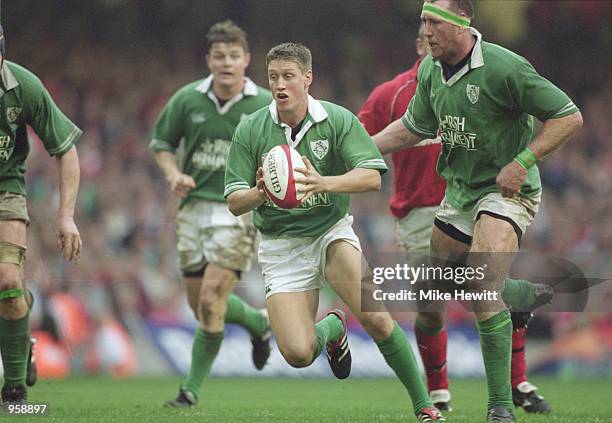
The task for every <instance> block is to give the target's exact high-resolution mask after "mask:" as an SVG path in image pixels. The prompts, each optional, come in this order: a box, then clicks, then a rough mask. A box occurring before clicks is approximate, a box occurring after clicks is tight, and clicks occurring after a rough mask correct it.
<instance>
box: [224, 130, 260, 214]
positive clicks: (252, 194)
mask: <svg viewBox="0 0 612 423" xmlns="http://www.w3.org/2000/svg"><path fill="white" fill-rule="evenodd" d="M243 140H244V141H243ZM252 140H253V137H252V136H251V135H250V131H249V129H248V128H245V125H244V123H240V124H239V125H238V127H237V128H236V130H235V131H234V136H233V138H232V144H231V145H230V150H229V153H228V156H227V166H226V167H225V191H224V192H223V195H224V196H225V199H226V201H227V208H228V209H229V211H230V213H232V214H233V215H234V216H240V215H243V214H245V213H248V212H250V211H251V210H253V209H256V208H257V207H259V206H261V205H262V204H263V203H264V202H265V201H266V200H267V197H266V194H265V193H264V189H263V183H264V182H263V169H262V168H261V167H259V166H258V164H257V160H256V157H257V154H256V153H255V152H253V151H252V149H251V147H252V145H253V142H252ZM255 169H257V171H255Z"/></svg>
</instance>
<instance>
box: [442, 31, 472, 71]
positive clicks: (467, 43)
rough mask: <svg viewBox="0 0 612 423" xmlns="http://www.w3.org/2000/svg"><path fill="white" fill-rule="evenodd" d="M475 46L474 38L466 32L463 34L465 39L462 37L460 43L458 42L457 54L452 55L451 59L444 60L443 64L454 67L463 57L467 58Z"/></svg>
mask: <svg viewBox="0 0 612 423" xmlns="http://www.w3.org/2000/svg"><path fill="white" fill-rule="evenodd" d="M475 44H476V37H474V36H473V35H472V34H471V33H469V32H467V33H466V34H465V37H463V38H462V39H461V41H460V42H459V48H458V49H457V53H456V54H455V55H453V57H452V58H450V59H449V60H444V62H445V63H446V64H447V65H450V66H455V65H456V64H458V63H460V62H461V61H462V60H463V59H465V56H467V55H468V54H469V53H470V51H472V48H473V47H474V45H475Z"/></svg>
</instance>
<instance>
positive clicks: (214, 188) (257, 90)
mask: <svg viewBox="0 0 612 423" xmlns="http://www.w3.org/2000/svg"><path fill="white" fill-rule="evenodd" d="M212 82H213V78H212V75H210V76H208V77H207V78H206V79H203V80H199V81H195V82H192V83H190V84H188V85H186V86H184V87H183V88H181V89H179V90H178V91H177V92H176V94H174V96H172V98H171V99H170V100H169V101H168V103H167V104H166V106H165V107H164V109H163V110H162V112H161V113H160V115H159V117H158V118H157V122H156V123H155V127H154V128H153V137H152V138H153V140H152V141H151V143H150V145H149V147H150V148H151V149H152V150H153V151H156V152H157V151H169V152H171V153H175V152H176V150H177V149H178V147H179V145H180V143H181V140H183V143H184V145H183V150H182V154H181V156H180V159H179V168H180V169H181V171H182V172H183V173H185V174H187V175H190V176H191V177H192V178H193V179H194V181H195V183H196V187H195V188H194V189H192V190H191V191H190V192H189V194H188V195H187V197H185V198H183V199H181V202H180V207H183V206H184V205H185V204H187V202H188V201H190V200H191V199H194V198H197V199H201V200H210V201H219V202H225V198H224V197H223V188H224V178H225V166H226V162H227V154H228V151H229V147H230V143H231V140H232V135H233V133H234V130H235V129H236V126H237V125H238V123H240V121H241V120H243V119H245V118H246V117H247V116H249V115H250V114H251V113H253V112H254V111H256V110H258V109H261V108H262V107H265V106H267V105H268V104H269V103H270V101H271V99H272V95H271V94H270V92H269V91H268V90H266V89H264V88H262V87H259V86H257V85H255V83H253V81H251V80H250V79H249V78H245V85H244V90H243V92H242V93H240V94H238V95H236V96H235V97H234V98H232V99H230V100H229V101H227V102H226V103H225V104H224V105H223V106H221V105H220V104H219V101H218V100H217V98H216V97H215V95H214V93H213V92H212Z"/></svg>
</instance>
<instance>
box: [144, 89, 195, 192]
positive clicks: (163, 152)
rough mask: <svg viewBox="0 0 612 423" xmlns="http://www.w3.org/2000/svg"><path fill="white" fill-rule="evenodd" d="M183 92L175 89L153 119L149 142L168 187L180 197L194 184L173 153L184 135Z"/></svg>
mask: <svg viewBox="0 0 612 423" xmlns="http://www.w3.org/2000/svg"><path fill="white" fill-rule="evenodd" d="M184 93H185V91H184V89H181V90H179V91H177V92H176V94H174V95H173V96H172V98H170V100H169V101H168V103H167V104H166V105H165V106H164V108H163V109H162V111H161V112H160V114H159V116H158V117H157V120H156V121H155V125H154V127H153V137H152V140H151V142H150V143H149V148H150V149H151V151H153V154H154V156H155V161H156V162H157V165H158V166H159V168H160V169H161V171H162V172H163V173H164V176H165V177H166V181H168V184H170V189H171V190H172V192H173V193H174V194H176V195H177V196H179V197H181V198H183V197H185V196H187V194H188V193H189V191H191V190H192V189H193V188H195V186H196V184H195V181H194V180H193V178H192V177H191V176H190V175H186V174H184V173H183V172H181V171H180V169H179V167H178V164H177V160H176V153H175V152H176V150H177V148H178V147H179V144H180V140H181V138H183V136H184V135H185V134H184V131H183V129H184V126H185V125H184V122H185V115H186V114H187V112H186V111H185V110H184V103H185V101H184Z"/></svg>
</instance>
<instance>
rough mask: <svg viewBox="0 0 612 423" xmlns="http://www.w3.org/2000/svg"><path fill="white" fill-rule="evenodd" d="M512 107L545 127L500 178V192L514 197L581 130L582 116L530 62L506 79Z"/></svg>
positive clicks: (498, 180) (519, 67)
mask: <svg viewBox="0 0 612 423" xmlns="http://www.w3.org/2000/svg"><path fill="white" fill-rule="evenodd" d="M506 85H507V87H508V90H509V95H508V98H511V99H513V100H514V104H512V106H513V107H514V108H515V109H517V110H521V111H523V112H525V113H528V114H530V115H532V116H535V117H537V118H538V119H540V120H541V121H542V122H544V125H543V126H542V129H541V130H540V132H539V134H538V135H537V136H536V137H535V139H534V140H533V141H532V142H531V144H530V145H529V147H527V148H526V149H525V150H523V151H521V152H520V153H519V154H518V155H517V156H516V157H515V158H514V160H512V161H511V162H510V163H508V164H507V165H506V166H504V167H503V168H502V170H501V171H500V173H499V175H497V179H496V182H497V188H498V190H499V192H500V193H501V194H502V195H503V196H504V197H513V196H514V195H516V194H518V193H519V191H520V189H521V187H522V186H523V184H524V182H525V179H526V178H527V174H528V171H529V168H531V167H532V166H535V165H536V164H537V163H538V162H539V161H540V160H542V159H544V158H545V157H546V156H548V155H549V154H551V153H552V152H553V151H555V150H558V149H559V148H561V146H563V144H565V143H566V142H567V141H568V140H569V138H570V137H571V136H572V135H573V134H574V133H575V132H576V131H577V130H578V129H579V128H580V127H581V126H582V114H581V113H580V111H579V110H578V108H577V107H576V105H575V104H574V102H573V101H572V100H571V99H570V98H569V97H568V96H567V94H565V93H564V92H563V91H562V90H561V89H559V88H558V87H556V86H555V85H554V84H553V83H551V82H550V81H548V80H547V79H545V78H542V77H541V76H540V75H539V74H538V73H537V72H536V71H535V69H534V68H533V66H531V64H529V62H527V61H521V62H520V63H518V64H517V66H516V69H515V71H514V72H511V73H510V74H509V77H508V79H507V84H506Z"/></svg>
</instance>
